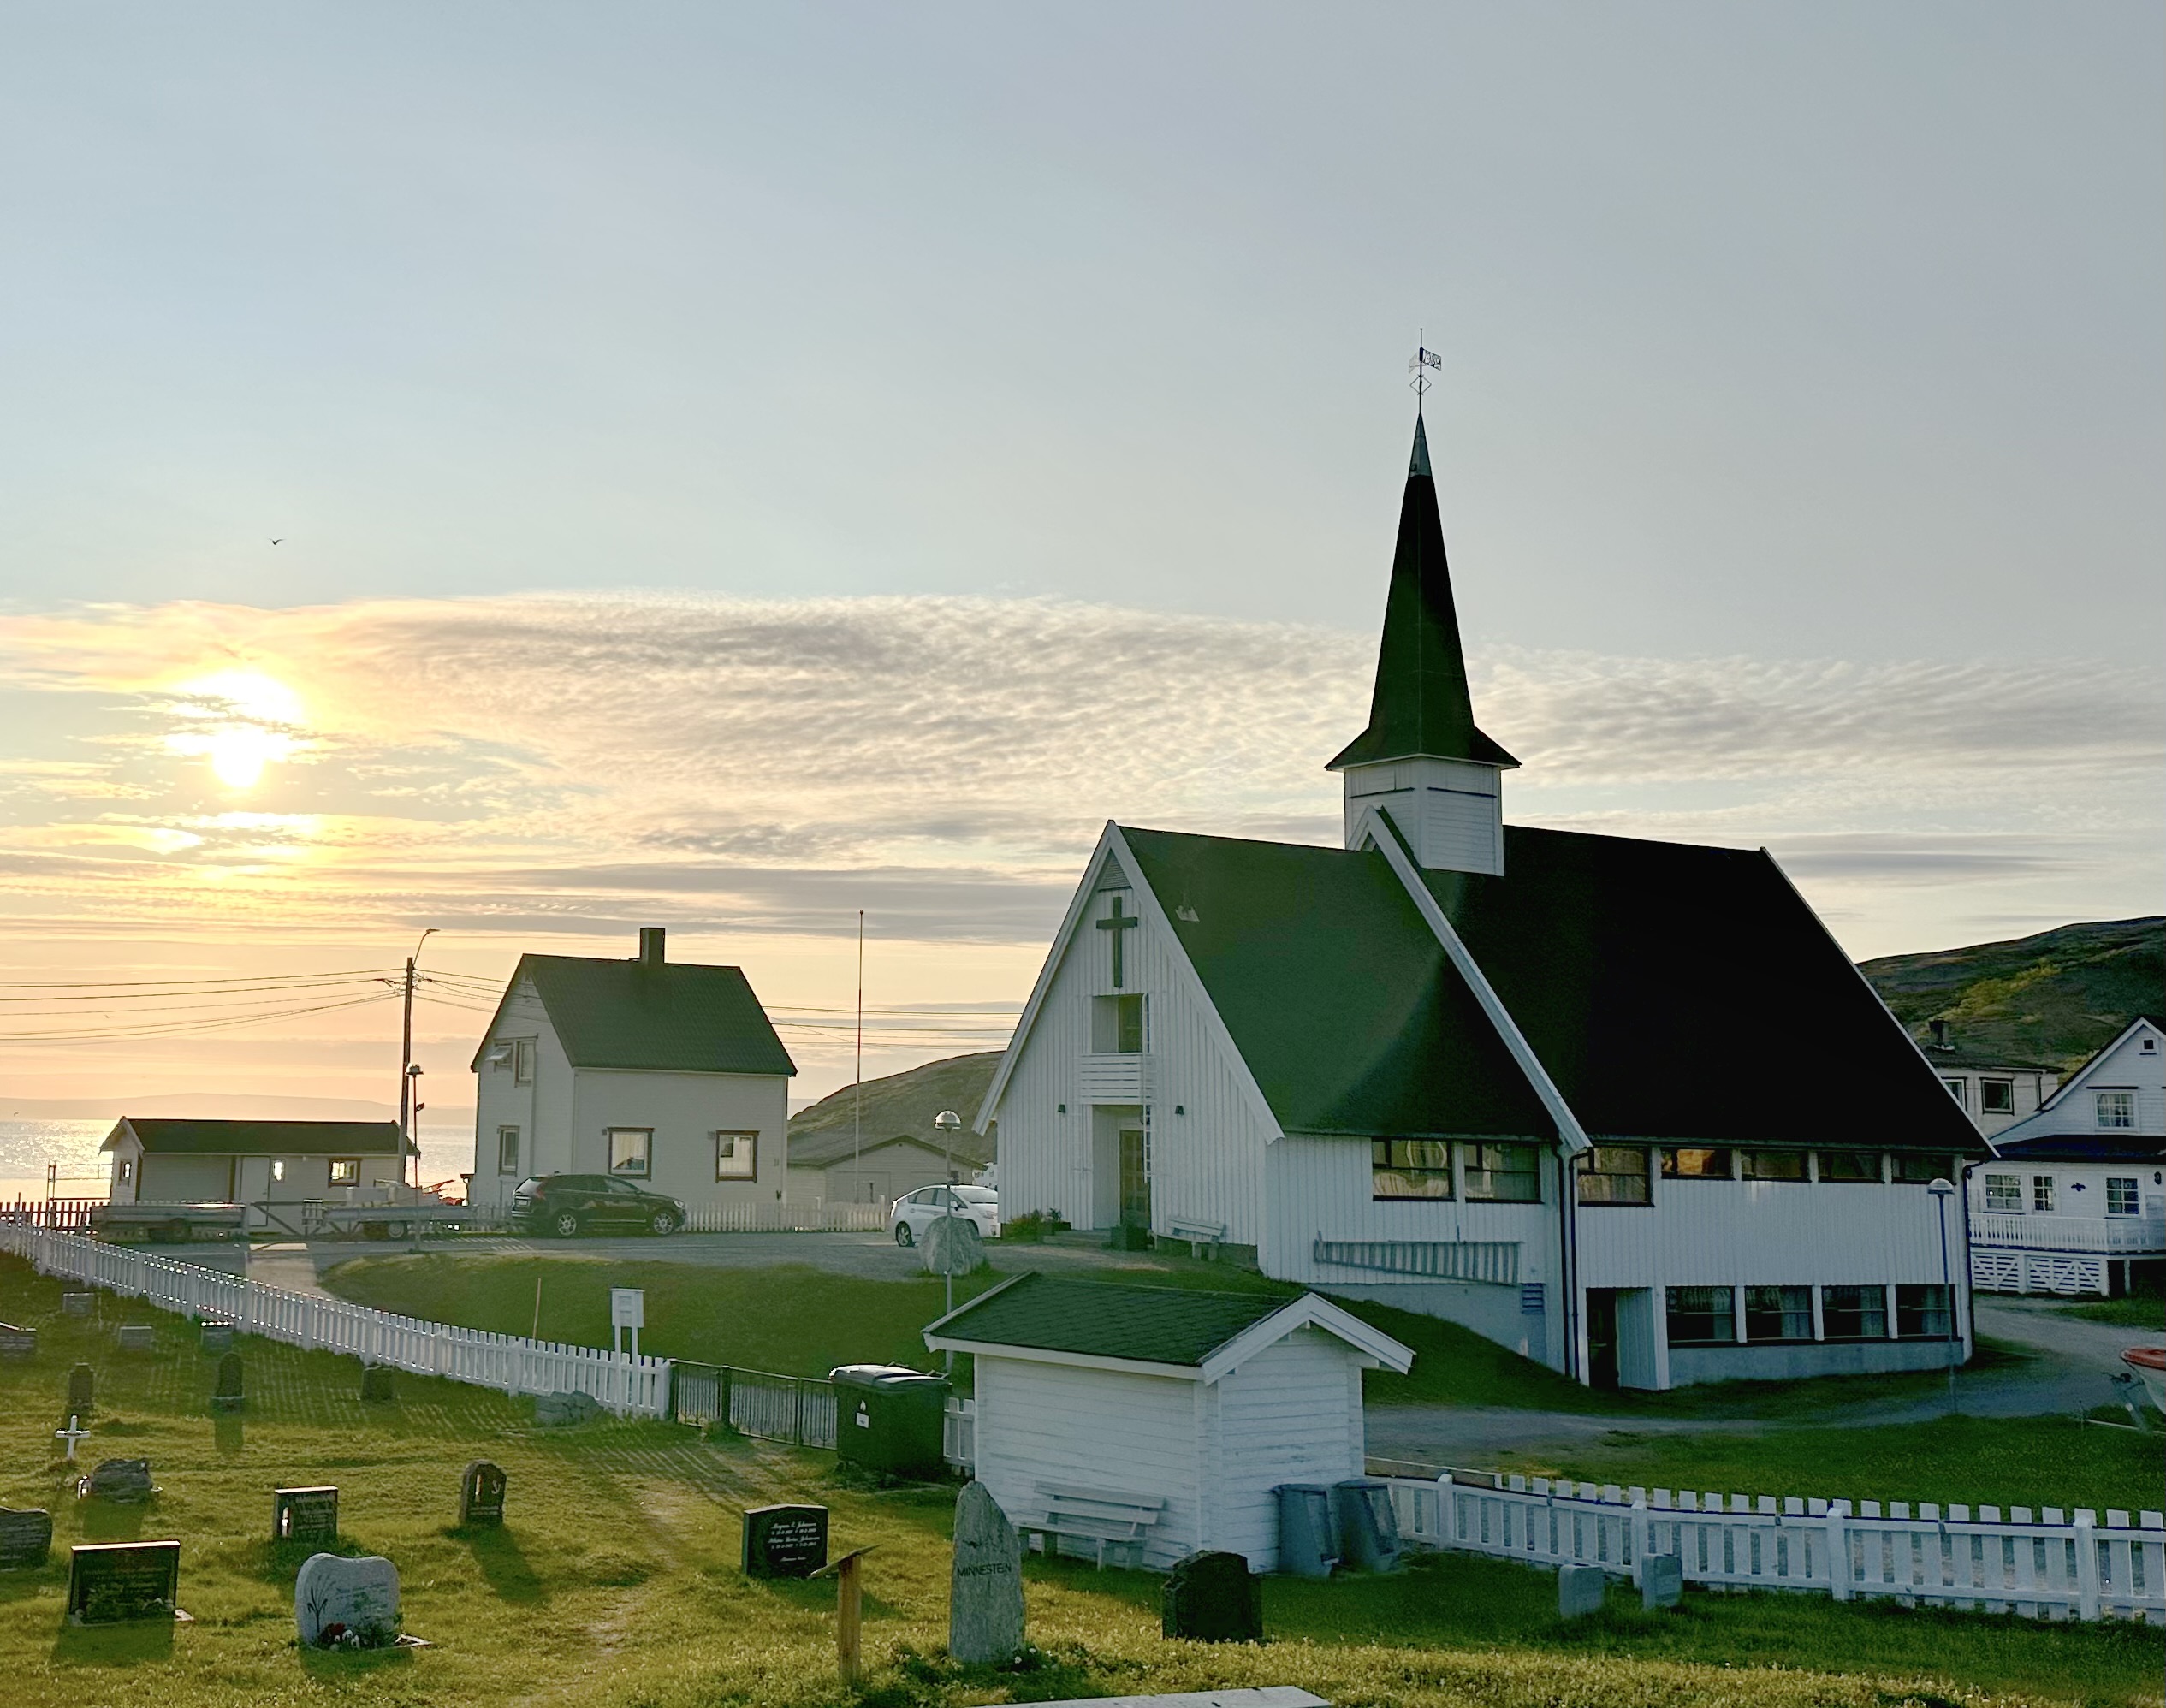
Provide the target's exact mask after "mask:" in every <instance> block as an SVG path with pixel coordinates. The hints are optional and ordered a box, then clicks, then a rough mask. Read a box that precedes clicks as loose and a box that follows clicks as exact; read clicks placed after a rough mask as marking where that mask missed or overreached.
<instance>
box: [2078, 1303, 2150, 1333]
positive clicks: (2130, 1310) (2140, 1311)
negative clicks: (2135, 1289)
mask: <svg viewBox="0 0 2166 1708" xmlns="http://www.w3.org/2000/svg"><path fill="white" fill-rule="evenodd" d="M2055 1315H2056V1316H2067V1317H2080V1318H2081V1319H2082V1320H2084V1321H2086V1322H2092V1323H2117V1324H2119V1325H2121V1327H2123V1328H2147V1329H2149V1330H2150V1331H2151V1332H2152V1333H2153V1334H2154V1335H2157V1334H2166V1299H2126V1298H2124V1299H2092V1300H2088V1301H2086V1302H2084V1303H2083V1304H2080V1305H2066V1306H2063V1307H2062V1308H2061V1309H2060V1310H2058V1311H2056V1313H2055Z"/></svg>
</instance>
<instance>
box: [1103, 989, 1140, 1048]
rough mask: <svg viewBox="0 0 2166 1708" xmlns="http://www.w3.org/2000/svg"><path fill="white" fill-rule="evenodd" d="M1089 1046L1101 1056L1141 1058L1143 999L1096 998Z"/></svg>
mask: <svg viewBox="0 0 2166 1708" xmlns="http://www.w3.org/2000/svg"><path fill="white" fill-rule="evenodd" d="M1090 1047H1091V1049H1092V1050H1093V1051H1094V1052H1095V1053H1097V1054H1099V1055H1101V1056H1103V1055H1120V1056H1140V1055H1142V1053H1143V999H1142V997H1140V996H1095V997H1093V998H1092V999H1091V1011H1090Z"/></svg>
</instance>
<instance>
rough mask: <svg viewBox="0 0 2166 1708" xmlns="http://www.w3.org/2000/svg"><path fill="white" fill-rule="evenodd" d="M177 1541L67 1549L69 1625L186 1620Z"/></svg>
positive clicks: (90, 1544)
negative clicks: (181, 1600) (180, 1604)
mask: <svg viewBox="0 0 2166 1708" xmlns="http://www.w3.org/2000/svg"><path fill="white" fill-rule="evenodd" d="M180 1592H181V1545H180V1544H179V1543H178V1542H86V1543H79V1544H78V1545H75V1546H74V1547H73V1548H70V1549H69V1550H68V1623H69V1624H71V1625H110V1624H116V1623H117V1622H120V1621H122V1620H123V1619H185V1618H187V1614H185V1613H183V1612H181V1610H180V1609H179V1608H178V1607H177V1606H175V1599H176V1598H178V1597H179V1595H180Z"/></svg>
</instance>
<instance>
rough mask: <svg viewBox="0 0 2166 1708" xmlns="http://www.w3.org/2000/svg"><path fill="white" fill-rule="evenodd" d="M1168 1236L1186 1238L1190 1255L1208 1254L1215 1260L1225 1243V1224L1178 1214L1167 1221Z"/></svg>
mask: <svg viewBox="0 0 2166 1708" xmlns="http://www.w3.org/2000/svg"><path fill="white" fill-rule="evenodd" d="M1166 1237H1167V1238H1168V1239H1184V1240H1186V1241H1187V1242H1189V1255H1190V1257H1207V1256H1208V1257H1209V1258H1212V1259H1213V1260H1216V1258H1217V1257H1218V1254H1219V1247H1220V1246H1222V1245H1224V1244H1225V1223H1224V1222H1206V1221H1201V1220H1199V1219H1196V1218H1195V1217H1193V1216H1176V1217H1174V1218H1173V1219H1172V1220H1171V1221H1170V1222H1168V1223H1166Z"/></svg>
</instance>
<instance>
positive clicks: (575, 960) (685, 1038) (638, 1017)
mask: <svg viewBox="0 0 2166 1708" xmlns="http://www.w3.org/2000/svg"><path fill="white" fill-rule="evenodd" d="M521 980H531V982H532V983H533V986H534V992H535V994H536V995H537V996H538V997H539V998H540V999H541V1002H542V1006H543V1009H545V1010H546V1011H548V1014H549V1024H550V1025H551V1026H553V1027H555V1029H556V1036H557V1041H558V1042H559V1043H561V1044H562V1045H563V1047H564V1052H565V1053H566V1055H567V1056H568V1057H570V1058H571V1062H572V1065H573V1067H575V1068H624V1069H631V1070H644V1071H649V1072H662V1073H762V1074H795V1073H796V1072H797V1064H796V1063H794V1062H792V1060H791V1059H790V1053H789V1052H788V1051H787V1050H786V1049H784V1048H783V1047H782V1041H781V1039H780V1038H779V1037H777V1036H776V1035H775V1032H774V1023H772V1022H771V1021H769V1020H768V1017H767V1011H766V1010H765V1009H764V1008H763V1007H762V1006H761V1005H760V999H759V998H758V997H757V996H756V995H754V994H753V993H752V987H751V982H749V981H748V980H747V979H746V978H745V972H744V969H742V968H741V967H709V966H701V965H699V964H697V963H693V962H686V961H665V962H662V963H659V964H649V963H647V962H644V961H639V960H637V959H634V960H628V961H617V960H602V959H599V958H593V957H589V956H585V955H521V956H520V957H519V965H518V967H517V968H515V969H514V970H513V973H512V977H511V982H510V983H509V984H507V986H506V987H505V989H504V996H503V999H502V1000H501V1001H500V1002H499V1003H498V1004H497V1010H496V1017H494V1018H492V1019H491V1020H490V1026H489V1031H488V1033H487V1034H486V1035H484V1040H483V1043H482V1046H481V1048H480V1049H478V1050H477V1051H476V1052H475V1053H474V1062H473V1065H474V1066H475V1067H476V1068H478V1067H479V1066H480V1065H481V1059H482V1056H483V1054H484V1053H485V1052H486V1051H487V1049H488V1048H489V1040H490V1039H491V1038H494V1037H495V1036H496V1027H497V1023H498V1022H499V1021H501V1018H502V1017H503V1011H504V1004H505V1003H507V1002H509V1001H510V1000H511V996H512V993H513V991H515V990H517V989H518V988H519V982H520V981H521Z"/></svg>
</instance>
